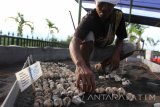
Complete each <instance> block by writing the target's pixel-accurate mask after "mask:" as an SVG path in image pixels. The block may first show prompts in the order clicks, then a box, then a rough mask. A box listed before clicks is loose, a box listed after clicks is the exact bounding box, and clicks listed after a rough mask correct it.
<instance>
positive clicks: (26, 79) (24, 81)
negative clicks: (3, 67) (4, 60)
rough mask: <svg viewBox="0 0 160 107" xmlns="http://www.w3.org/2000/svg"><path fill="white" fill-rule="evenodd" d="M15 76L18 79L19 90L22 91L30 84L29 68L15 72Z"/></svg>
mask: <svg viewBox="0 0 160 107" xmlns="http://www.w3.org/2000/svg"><path fill="white" fill-rule="evenodd" d="M16 78H17V80H18V84H19V87H20V89H21V92H22V91H24V90H25V89H26V88H27V87H29V86H30V85H31V84H32V80H31V76H30V73H29V68H28V67H27V68H25V69H23V70H21V71H19V72H17V73H16Z"/></svg>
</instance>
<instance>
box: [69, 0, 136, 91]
mask: <svg viewBox="0 0 160 107" xmlns="http://www.w3.org/2000/svg"><path fill="white" fill-rule="evenodd" d="M118 1H119V0H96V1H95V2H96V9H94V10H92V11H90V12H88V13H87V15H85V16H84V17H83V19H82V21H81V22H80V24H79V25H78V27H77V29H76V31H75V33H74V36H73V38H72V40H71V42H70V46H69V51H70V55H71V58H72V60H73V62H74V64H75V65H76V71H75V73H76V76H77V77H76V78H77V81H76V86H77V87H78V88H81V86H80V85H82V90H83V91H85V92H92V91H94V89H95V78H94V74H93V72H92V71H91V68H90V63H89V61H90V59H91V58H92V59H93V60H100V63H98V64H96V65H95V67H96V69H97V70H99V69H102V70H104V69H105V67H106V66H108V65H109V68H110V70H111V71H112V70H115V69H117V68H118V67H119V63H120V60H122V59H124V58H126V57H127V56H129V55H131V54H132V53H133V52H134V46H133V45H132V44H129V43H124V42H123V40H124V38H127V33H126V27H125V22H124V18H123V13H122V11H121V10H118V9H115V8H114V7H115V5H116V4H117V3H118ZM115 35H116V40H115V45H111V44H112V43H113V42H114V39H115ZM80 82H82V84H80Z"/></svg>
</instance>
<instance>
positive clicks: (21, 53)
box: [0, 46, 70, 65]
mask: <svg viewBox="0 0 160 107" xmlns="http://www.w3.org/2000/svg"><path fill="white" fill-rule="evenodd" d="M29 55H32V56H33V60H35V61H52V60H57V59H59V60H65V59H70V55H69V50H68V49H66V48H51V47H48V48H47V47H46V48H27V47H18V46H0V65H8V64H14V63H20V62H25V61H26V59H27V57H28V56H29Z"/></svg>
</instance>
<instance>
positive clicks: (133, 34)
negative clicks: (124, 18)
mask: <svg viewBox="0 0 160 107" xmlns="http://www.w3.org/2000/svg"><path fill="white" fill-rule="evenodd" d="M145 28H146V26H143V25H140V24H133V23H130V24H127V33H128V38H129V41H130V42H134V43H136V44H137V49H140V41H141V40H142V39H143V38H142V36H141V35H142V34H143V32H144V30H145Z"/></svg>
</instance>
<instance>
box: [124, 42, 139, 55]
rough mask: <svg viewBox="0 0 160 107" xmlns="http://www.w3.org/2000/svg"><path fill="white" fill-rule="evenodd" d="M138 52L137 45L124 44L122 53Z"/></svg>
mask: <svg viewBox="0 0 160 107" xmlns="http://www.w3.org/2000/svg"><path fill="white" fill-rule="evenodd" d="M135 50H136V44H135V43H124V45H123V49H122V53H123V54H127V53H133V52H134V51H135Z"/></svg>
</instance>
